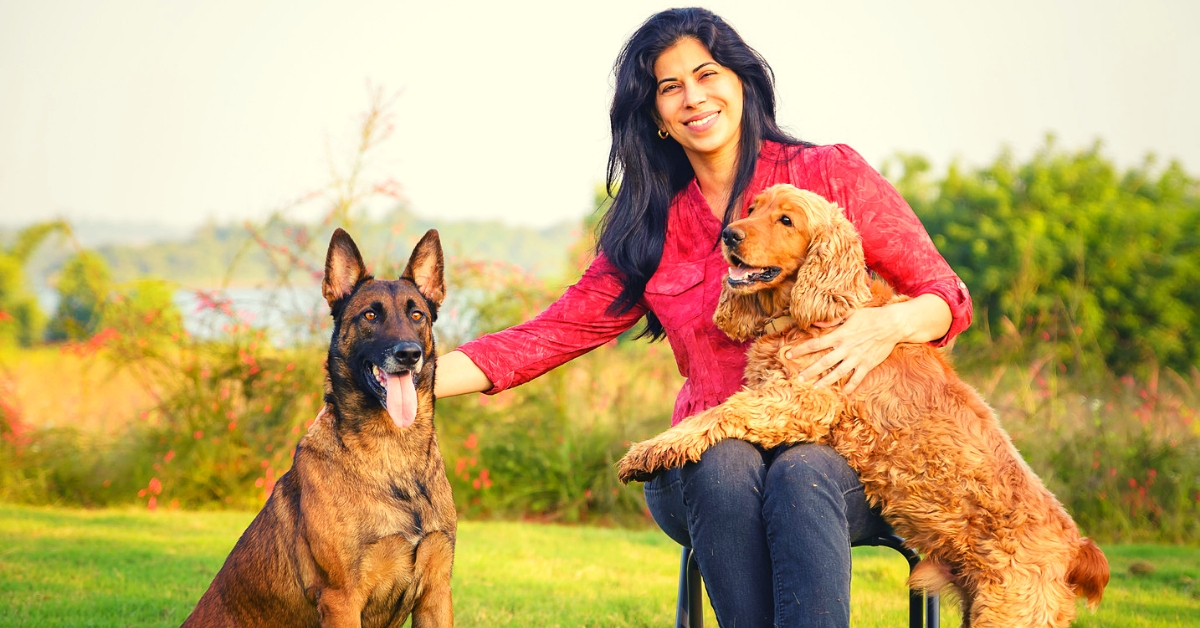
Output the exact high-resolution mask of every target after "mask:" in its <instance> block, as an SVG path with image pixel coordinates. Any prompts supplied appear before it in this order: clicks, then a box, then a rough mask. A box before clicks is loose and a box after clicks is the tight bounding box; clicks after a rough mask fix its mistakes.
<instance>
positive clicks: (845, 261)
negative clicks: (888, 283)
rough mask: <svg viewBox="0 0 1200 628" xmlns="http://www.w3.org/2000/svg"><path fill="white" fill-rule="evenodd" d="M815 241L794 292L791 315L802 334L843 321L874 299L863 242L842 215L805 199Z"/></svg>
mask: <svg viewBox="0 0 1200 628" xmlns="http://www.w3.org/2000/svg"><path fill="white" fill-rule="evenodd" d="M801 204H802V205H803V207H804V210H805V212H806V213H807V214H808V220H809V222H808V224H809V228H810V230H811V231H812V239H811V241H810V243H809V246H808V254H807V255H806V256H805V259H804V263H803V264H802V265H801V266H800V270H799V271H798V272H797V273H796V285H795V286H793V287H792V295H791V297H792V302H791V315H792V318H794V319H796V324H797V325H798V326H799V327H800V328H801V329H804V328H807V327H811V326H812V324H813V323H815V322H832V321H839V320H841V319H843V318H845V317H847V316H849V315H850V313H851V312H853V311H854V310H856V309H858V308H860V307H862V306H863V304H865V303H866V302H867V301H868V300H870V298H871V282H870V277H869V276H868V275H867V268H866V261H865V259H864V257H863V250H862V238H860V237H859V235H858V231H856V230H855V229H854V225H852V224H851V223H850V221H849V220H847V219H846V217H845V216H843V215H842V210H841V209H840V208H839V207H838V206H837V205H835V204H833V203H830V202H827V201H824V199H820V200H817V199H812V200H810V199H804V200H803V201H802V203H801Z"/></svg>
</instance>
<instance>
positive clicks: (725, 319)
mask: <svg viewBox="0 0 1200 628" xmlns="http://www.w3.org/2000/svg"><path fill="white" fill-rule="evenodd" d="M769 315H770V314H769V313H767V312H765V311H763V308H762V306H761V305H760V303H759V299H758V297H757V295H754V294H735V293H733V292H732V291H731V290H729V289H728V288H722V289H721V300H720V301H718V302H717V311H716V313H714V314H713V322H714V323H716V325H717V329H720V330H721V331H723V332H725V335H726V336H729V337H730V338H733V339H734V340H738V341H742V340H749V339H751V338H754V337H755V336H757V335H758V332H759V331H760V330H761V329H762V325H763V322H765V321H766V319H767V317H768V316H769Z"/></svg>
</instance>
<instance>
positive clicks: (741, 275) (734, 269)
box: [729, 266, 750, 281]
mask: <svg viewBox="0 0 1200 628" xmlns="http://www.w3.org/2000/svg"><path fill="white" fill-rule="evenodd" d="M749 274H750V269H749V268H746V267H745V266H730V267H729V278H730V279H736V280H738V281H741V280H743V279H745V278H746V276H747V275H749Z"/></svg>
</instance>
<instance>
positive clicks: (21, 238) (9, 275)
mask: <svg viewBox="0 0 1200 628" xmlns="http://www.w3.org/2000/svg"><path fill="white" fill-rule="evenodd" d="M56 233H62V234H66V235H70V233H71V229H70V227H69V226H68V225H67V223H65V222H63V221H61V220H54V221H50V222H42V223H38V224H34V225H30V226H28V227H25V228H24V229H22V230H21V231H19V232H17V236H16V238H14V241H13V243H12V244H11V245H10V246H8V247H6V248H3V249H0V346H2V345H12V344H21V345H25V346H28V345H30V344H33V343H34V342H37V341H38V340H41V336H42V327H43V326H44V325H45V314H43V313H42V311H41V308H39V307H38V302H37V296H36V295H35V294H34V293H33V291H32V290H30V289H29V286H28V282H27V281H26V277H25V265H26V263H28V262H29V258H30V257H32V256H33V253H34V251H35V250H37V248H38V246H40V245H41V243H42V242H43V241H45V240H46V238H48V237H50V236H51V235H54V234H56Z"/></svg>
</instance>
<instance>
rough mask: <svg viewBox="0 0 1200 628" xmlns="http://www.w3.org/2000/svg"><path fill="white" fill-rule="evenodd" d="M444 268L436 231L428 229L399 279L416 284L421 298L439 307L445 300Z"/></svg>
mask: <svg viewBox="0 0 1200 628" xmlns="http://www.w3.org/2000/svg"><path fill="white" fill-rule="evenodd" d="M445 266H446V265H445V262H444V261H443V260H442V241H441V239H440V238H439V237H438V232H437V229H430V230H429V231H426V232H425V236H424V237H422V238H421V241H420V242H418V243H417V246H416V248H414V249H413V252H412V256H411V257H409V258H408V266H406V267H405V268H404V273H403V274H401V275H400V278H401V279H408V280H410V281H412V282H413V283H415V284H417V290H418V291H420V293H421V296H424V297H425V298H426V299H429V301H430V302H431V303H434V304H435V305H441V304H442V299H444V298H446V283H445V281H444V280H443V278H442V273H443V271H444V270H445Z"/></svg>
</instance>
